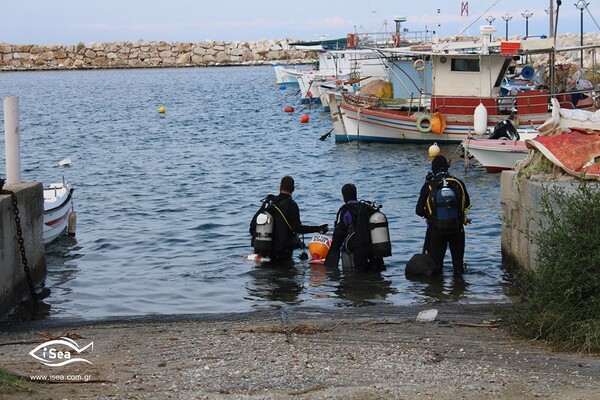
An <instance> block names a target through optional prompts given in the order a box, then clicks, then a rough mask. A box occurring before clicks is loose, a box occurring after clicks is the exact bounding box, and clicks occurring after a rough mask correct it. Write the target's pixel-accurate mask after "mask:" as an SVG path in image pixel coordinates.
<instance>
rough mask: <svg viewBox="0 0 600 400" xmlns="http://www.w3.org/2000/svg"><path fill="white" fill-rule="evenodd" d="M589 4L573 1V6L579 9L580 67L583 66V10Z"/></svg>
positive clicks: (582, 0) (580, 0)
mask: <svg viewBox="0 0 600 400" xmlns="http://www.w3.org/2000/svg"><path fill="white" fill-rule="evenodd" d="M589 5H590V4H589V3H586V2H585V1H584V0H579V1H577V3H575V7H577V8H579V11H581V21H580V26H581V30H580V35H579V45H580V46H581V50H580V53H579V61H580V62H581V68H583V10H585V9H586V8H587V6H589Z"/></svg>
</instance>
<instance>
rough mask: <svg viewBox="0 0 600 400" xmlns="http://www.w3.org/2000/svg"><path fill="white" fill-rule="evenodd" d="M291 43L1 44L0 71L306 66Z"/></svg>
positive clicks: (307, 54) (304, 54)
mask: <svg viewBox="0 0 600 400" xmlns="http://www.w3.org/2000/svg"><path fill="white" fill-rule="evenodd" d="M290 43H293V41H291V40H289V39H282V40H261V41H257V42H223V41H205V42H197V43H190V42H164V41H143V40H140V41H136V42H110V43H89V44H84V43H78V44H70V45H58V44H57V45H48V46H40V45H33V44H17V45H15V44H7V43H1V42H0V71H28V70H70V69H100V68H157V67H203V66H228V65H270V64H272V63H274V62H278V61H282V62H293V63H310V62H312V60H314V59H315V58H316V54H315V53H314V52H312V51H299V50H295V49H293V48H292V47H291V46H290V45H289V44H290Z"/></svg>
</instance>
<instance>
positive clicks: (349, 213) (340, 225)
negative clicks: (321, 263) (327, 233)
mask: <svg viewBox="0 0 600 400" xmlns="http://www.w3.org/2000/svg"><path fill="white" fill-rule="evenodd" d="M361 208H362V212H363V213H366V214H365V215H366V216H367V217H368V215H369V214H368V211H367V208H368V206H366V205H364V204H361V203H359V202H358V201H357V200H351V201H349V202H348V203H347V204H344V205H343V206H342V207H341V208H340V209H339V211H338V219H339V220H337V221H336V225H335V229H334V231H333V240H332V242H331V249H330V250H329V252H330V253H331V256H330V255H329V254H328V255H327V258H326V259H325V265H326V266H328V267H337V265H338V262H339V254H340V251H338V249H340V248H341V247H342V245H344V246H348V247H350V248H344V250H343V253H341V254H344V253H345V255H346V257H348V258H351V259H350V260H349V262H346V263H344V257H342V267H343V268H344V270H345V271H348V270H350V269H352V270H354V271H356V272H366V271H369V270H372V271H381V270H383V269H384V263H383V258H381V257H373V249H372V245H371V236H370V232H369V231H368V228H367V229H362V228H365V227H353V229H352V231H353V232H354V229H359V230H360V231H359V232H355V233H354V235H353V236H354V238H353V240H348V235H349V234H350V232H351V229H350V226H351V225H354V224H355V223H356V221H355V219H356V216H357V215H358V213H359V210H361ZM363 219H364V218H363ZM363 223H364V222H363ZM332 250H333V251H332Z"/></svg>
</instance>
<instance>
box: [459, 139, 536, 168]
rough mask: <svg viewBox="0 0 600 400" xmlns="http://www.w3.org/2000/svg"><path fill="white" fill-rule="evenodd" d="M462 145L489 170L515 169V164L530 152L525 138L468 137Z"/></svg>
mask: <svg viewBox="0 0 600 400" xmlns="http://www.w3.org/2000/svg"><path fill="white" fill-rule="evenodd" d="M462 145H463V147H464V148H465V149H466V150H467V151H468V152H469V154H471V155H472V156H473V157H474V158H475V159H476V160H477V161H478V162H479V163H480V164H481V165H482V166H483V167H484V168H485V169H486V171H487V172H501V171H503V170H510V169H513V168H514V166H515V164H516V163H518V162H519V161H522V160H524V159H525V157H527V154H528V153H529V149H528V148H527V146H526V145H525V141H524V140H501V139H481V138H473V137H467V138H466V139H465V140H463V142H462Z"/></svg>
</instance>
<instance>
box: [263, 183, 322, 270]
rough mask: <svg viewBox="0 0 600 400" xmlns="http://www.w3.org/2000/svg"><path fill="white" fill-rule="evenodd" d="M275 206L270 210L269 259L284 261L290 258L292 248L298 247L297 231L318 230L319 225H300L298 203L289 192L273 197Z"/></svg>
mask: <svg viewBox="0 0 600 400" xmlns="http://www.w3.org/2000/svg"><path fill="white" fill-rule="evenodd" d="M275 206H276V207H277V209H274V210H272V214H273V220H274V228H273V245H272V246H273V247H272V248H271V252H270V254H269V256H270V257H271V261H285V260H289V259H291V258H292V255H293V252H294V249H296V248H298V243H297V240H296V234H297V233H300V234H302V233H313V232H319V228H320V227H319V226H318V225H316V226H313V225H302V222H301V221H300V209H299V208H298V204H296V202H295V201H294V199H292V196H290V195H289V194H284V193H280V194H279V195H278V196H277V197H276V199H275ZM280 211H281V212H280ZM282 214H283V215H282Z"/></svg>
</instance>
